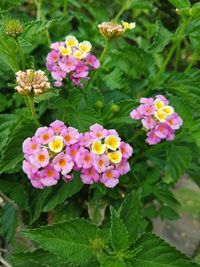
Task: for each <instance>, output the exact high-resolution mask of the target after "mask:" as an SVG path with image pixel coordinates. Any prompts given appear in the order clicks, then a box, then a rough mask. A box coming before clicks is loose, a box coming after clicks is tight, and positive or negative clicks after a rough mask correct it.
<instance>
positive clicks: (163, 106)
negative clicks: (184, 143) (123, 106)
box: [130, 95, 183, 145]
mask: <svg viewBox="0 0 200 267" xmlns="http://www.w3.org/2000/svg"><path fill="white" fill-rule="evenodd" d="M140 103H141V105H140V106H139V107H137V108H136V109H134V110H132V112H131V113H130V116H131V118H132V119H134V120H141V122H142V125H143V127H144V129H145V130H146V131H147V139H146V141H147V143H148V144H150V145H155V144H157V143H159V142H161V141H162V140H164V139H165V140H167V141H171V140H173V139H174V136H175V131H176V130H178V129H179V128H180V127H181V125H182V124H183V121H182V119H181V118H180V116H179V115H178V114H177V113H176V112H175V111H174V108H173V107H172V106H170V105H169V101H168V100H167V99H166V98H165V97H164V96H163V95H157V96H156V97H155V99H154V98H141V99H140Z"/></svg>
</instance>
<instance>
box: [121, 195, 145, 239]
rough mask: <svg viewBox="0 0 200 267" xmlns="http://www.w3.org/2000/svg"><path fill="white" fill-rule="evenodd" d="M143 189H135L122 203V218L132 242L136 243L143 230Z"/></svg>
mask: <svg viewBox="0 0 200 267" xmlns="http://www.w3.org/2000/svg"><path fill="white" fill-rule="evenodd" d="M140 199H141V190H137V191H133V192H132V193H131V194H130V195H128V196H127V197H126V198H125V200H124V202H123V203H122V205H121V207H120V209H119V212H120V218H121V220H122V221H123V222H124V225H125V227H126V229H127V231H128V235H129V242H130V244H132V243H134V242H135V241H136V240H137V239H138V238H139V236H140V235H141V233H142V232H143V225H142V223H143V219H142V214H143V213H142V207H141V202H140Z"/></svg>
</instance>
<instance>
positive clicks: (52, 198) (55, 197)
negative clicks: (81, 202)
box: [42, 173, 83, 212]
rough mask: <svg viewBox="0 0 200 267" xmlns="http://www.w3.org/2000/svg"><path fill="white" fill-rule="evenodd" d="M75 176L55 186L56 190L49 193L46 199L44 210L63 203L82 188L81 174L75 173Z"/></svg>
mask: <svg viewBox="0 0 200 267" xmlns="http://www.w3.org/2000/svg"><path fill="white" fill-rule="evenodd" d="M74 176H75V177H74V179H73V180H72V181H71V182H69V183H66V182H63V183H61V182H60V183H59V184H58V186H57V188H55V187H54V190H53V191H52V192H51V193H50V194H49V195H48V197H47V199H46V201H45V202H46V204H45V205H44V207H43V208H42V211H43V212H47V211H50V210H53V209H54V208H55V207H56V206H57V205H59V204H61V203H63V202H64V201H65V200H66V199H67V198H69V197H71V196H73V195H74V194H75V193H77V192H79V191H80V190H81V188H82V187H83V183H82V182H81V180H80V175H79V174H78V173H75V174H74Z"/></svg>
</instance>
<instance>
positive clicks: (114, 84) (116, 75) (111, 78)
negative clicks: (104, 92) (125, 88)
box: [103, 68, 122, 90]
mask: <svg viewBox="0 0 200 267" xmlns="http://www.w3.org/2000/svg"><path fill="white" fill-rule="evenodd" d="M121 75H122V73H121V72H120V70H119V69H118V68H115V69H114V70H113V71H112V72H110V73H109V74H107V75H104V77H103V80H104V81H105V83H106V85H107V86H108V88H110V89H112V90H114V89H120V88H121V87H122V80H121Z"/></svg>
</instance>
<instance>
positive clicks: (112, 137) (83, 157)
mask: <svg viewBox="0 0 200 267" xmlns="http://www.w3.org/2000/svg"><path fill="white" fill-rule="evenodd" d="M79 145H80V147H79V150H78V153H77V156H76V164H77V166H78V167H79V168H80V169H81V179H82V181H83V183H85V184H92V183H96V182H98V183H99V182H100V183H103V184H104V185H105V186H106V187H110V188H112V187H115V186H116V185H117V184H118V182H119V177H120V176H121V175H124V174H126V173H127V172H129V171H130V165H129V163H128V159H129V158H130V157H131V155H132V153H133V149H132V147H131V146H130V145H129V144H127V143H125V142H123V141H122V140H121V138H120V137H119V135H118V133H117V132H116V130H114V129H112V130H106V129H104V128H103V127H102V126H101V125H99V124H94V125H92V126H91V127H90V132H86V133H84V134H82V136H81V138H80V142H79Z"/></svg>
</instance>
